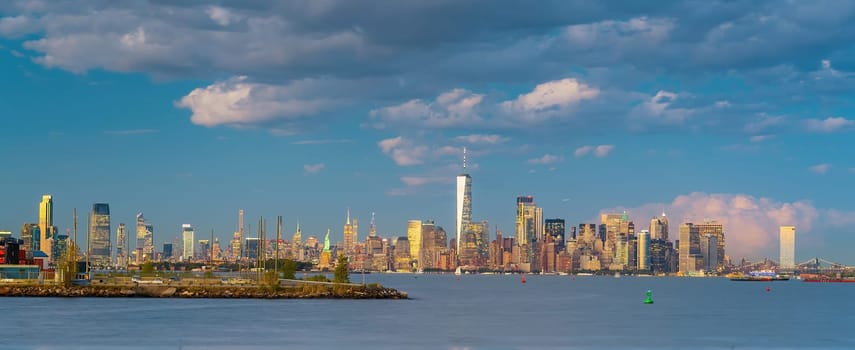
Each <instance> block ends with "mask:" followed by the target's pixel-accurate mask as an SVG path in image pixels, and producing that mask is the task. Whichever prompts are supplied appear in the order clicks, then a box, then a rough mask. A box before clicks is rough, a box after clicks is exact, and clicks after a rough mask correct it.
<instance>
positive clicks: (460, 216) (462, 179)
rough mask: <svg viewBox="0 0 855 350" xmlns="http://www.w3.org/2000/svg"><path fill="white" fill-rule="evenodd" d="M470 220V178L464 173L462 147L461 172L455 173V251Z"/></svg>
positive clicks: (464, 161) (464, 150)
mask: <svg viewBox="0 0 855 350" xmlns="http://www.w3.org/2000/svg"><path fill="white" fill-rule="evenodd" d="M470 222H472V178H471V177H469V174H467V173H466V148H463V173H462V174H460V175H457V235H456V237H457V248H456V249H457V251H458V252H459V251H460V236H461V234H462V233H463V230H464V229H465V228H466V226H467V225H469V223H470Z"/></svg>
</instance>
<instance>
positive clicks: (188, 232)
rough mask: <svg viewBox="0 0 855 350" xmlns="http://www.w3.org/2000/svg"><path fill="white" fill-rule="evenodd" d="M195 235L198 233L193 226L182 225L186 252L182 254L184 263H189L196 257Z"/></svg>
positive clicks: (182, 236)
mask: <svg viewBox="0 0 855 350" xmlns="http://www.w3.org/2000/svg"><path fill="white" fill-rule="evenodd" d="M195 235H196V231H195V230H193V226H190V224H183V225H181V238H182V239H181V240H182V241H183V242H184V244H183V246H184V250H183V251H182V252H181V253H182V254H181V256H182V258H183V259H184V261H188V260H190V259H192V258H193V257H194V256H195V254H194V253H195V250H194V248H195V246H196V245H195V244H194V243H195V242H194V240H193V238H194V236H195Z"/></svg>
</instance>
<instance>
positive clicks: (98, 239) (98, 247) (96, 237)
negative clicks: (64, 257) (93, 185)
mask: <svg viewBox="0 0 855 350" xmlns="http://www.w3.org/2000/svg"><path fill="white" fill-rule="evenodd" d="M91 220H92V222H91V227H90V230H89V261H90V263H91V264H92V265H93V266H97V267H108V266H110V262H111V261H112V257H111V256H110V255H111V254H110V253H111V250H112V249H111V246H110V233H111V232H112V230H111V229H110V206H109V205H108V204H107V203H95V204H93V205H92V217H91Z"/></svg>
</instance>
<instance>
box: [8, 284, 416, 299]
mask: <svg viewBox="0 0 855 350" xmlns="http://www.w3.org/2000/svg"><path fill="white" fill-rule="evenodd" d="M0 297H106V298H129V297H148V298H248V299H311V298H315V299H407V293H405V292H400V291H398V290H395V289H392V288H384V287H379V286H377V287H375V286H351V285H344V286H319V285H308V284H307V285H304V286H294V287H283V288H278V289H276V290H274V289H271V288H262V287H257V286H244V287H231V286H228V287H227V286H222V287H221V286H216V287H173V286H168V285H167V286H135V287H121V286H86V287H79V286H70V287H62V286H48V285H44V286H0Z"/></svg>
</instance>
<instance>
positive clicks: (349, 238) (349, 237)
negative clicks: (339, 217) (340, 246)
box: [342, 208, 357, 257]
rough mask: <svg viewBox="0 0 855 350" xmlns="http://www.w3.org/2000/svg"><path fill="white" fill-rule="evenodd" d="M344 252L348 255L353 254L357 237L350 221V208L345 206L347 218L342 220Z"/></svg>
mask: <svg viewBox="0 0 855 350" xmlns="http://www.w3.org/2000/svg"><path fill="white" fill-rule="evenodd" d="M342 231H343V235H344V254H345V255H346V256H348V257H350V256H353V254H354V250H355V247H356V242H357V237H356V232H355V230H354V225H353V224H351V223H350V208H347V220H345V222H344V229H343V230H342Z"/></svg>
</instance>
